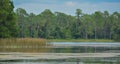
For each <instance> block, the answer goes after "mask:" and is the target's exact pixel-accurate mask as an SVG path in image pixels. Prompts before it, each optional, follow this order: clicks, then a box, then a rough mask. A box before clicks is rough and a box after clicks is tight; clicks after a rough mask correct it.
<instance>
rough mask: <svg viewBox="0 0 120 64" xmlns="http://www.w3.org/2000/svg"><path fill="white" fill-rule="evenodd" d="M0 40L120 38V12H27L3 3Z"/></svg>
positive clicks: (0, 13)
mask: <svg viewBox="0 0 120 64" xmlns="http://www.w3.org/2000/svg"><path fill="white" fill-rule="evenodd" d="M0 3H1V4H0V17H1V18H0V38H6V37H19V38H27V37H32V38H48V39H117V40H119V39H120V13H119V12H113V13H111V14H110V13H109V12H108V11H104V12H101V11H95V12H94V13H92V14H85V13H83V12H82V10H81V9H76V11H75V15H76V16H72V15H68V14H65V13H62V12H54V13H53V12H51V10H49V9H45V10H44V11H43V12H41V13H40V14H38V15H36V14H34V13H27V12H26V10H25V9H23V8H18V9H16V11H15V12H14V11H13V8H14V5H13V2H12V1H10V0H0Z"/></svg>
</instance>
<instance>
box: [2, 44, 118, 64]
mask: <svg viewBox="0 0 120 64" xmlns="http://www.w3.org/2000/svg"><path fill="white" fill-rule="evenodd" d="M49 44H50V46H44V47H39V46H35V47H33V46H31V47H29V46H27V47H26V46H22V47H23V49H19V47H18V48H16V47H14V48H11V49H9V46H8V48H4V49H3V48H2V47H1V49H0V50H1V51H4V52H5V51H8V50H11V51H13V52H14V51H16V49H17V51H19V52H20V51H22V53H21V52H20V53H19V52H17V53H16V52H14V53H6V52H5V53H3V52H1V53H0V64H120V61H119V60H120V54H119V53H120V43H95V42H93V43H78V42H66V43H65V42H64V43H63V42H53V43H49ZM20 48H21V46H20ZM24 51H26V52H27V51H28V52H30V51H32V52H35V53H36V52H38V54H29V53H28V54H24V53H23V52H24ZM41 52H42V53H43V54H44V56H43V55H40V53H41ZM49 53H50V54H51V53H53V54H51V55H50V54H49ZM54 53H55V54H54ZM56 53H62V54H56ZM67 53H68V54H67ZM69 53H71V54H69ZM82 53H83V55H81V54H82ZM86 53H91V54H94V53H99V54H102V53H107V54H106V55H102V56H103V57H101V56H99V55H98V54H95V55H93V56H96V57H93V58H92V57H85V58H84V57H82V56H87V55H88V56H89V55H90V54H86ZM112 53H115V55H114V54H113V56H111V54H112ZM116 53H117V54H116ZM45 54H46V55H45ZM85 54H86V55H85ZM109 54H110V56H109ZM79 56H80V57H79ZM105 56H108V57H105ZM41 57H43V58H41ZM12 58H13V59H12ZM16 58H17V59H16ZM46 58H47V59H46ZM48 58H49V59H48ZM52 58H54V59H52ZM55 58H56V59H55Z"/></svg>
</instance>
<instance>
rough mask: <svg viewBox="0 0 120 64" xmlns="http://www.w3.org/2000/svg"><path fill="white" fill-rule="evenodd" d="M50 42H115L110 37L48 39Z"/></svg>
mask: <svg viewBox="0 0 120 64" xmlns="http://www.w3.org/2000/svg"><path fill="white" fill-rule="evenodd" d="M47 41H48V42H115V41H114V40H109V39H47Z"/></svg>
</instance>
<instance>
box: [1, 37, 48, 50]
mask: <svg viewBox="0 0 120 64" xmlns="http://www.w3.org/2000/svg"><path fill="white" fill-rule="evenodd" d="M46 46H49V44H47V43H46V40H45V39H39V38H11V39H9V38H7V39H0V52H46V51H47V50H48V48H45V47H46Z"/></svg>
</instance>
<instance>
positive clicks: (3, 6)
mask: <svg viewBox="0 0 120 64" xmlns="http://www.w3.org/2000/svg"><path fill="white" fill-rule="evenodd" d="M13 8H14V6H13V2H12V1H10V0H0V38H8V37H16V36H17V28H16V23H17V22H16V21H15V19H16V15H15V13H14V12H13Z"/></svg>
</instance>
